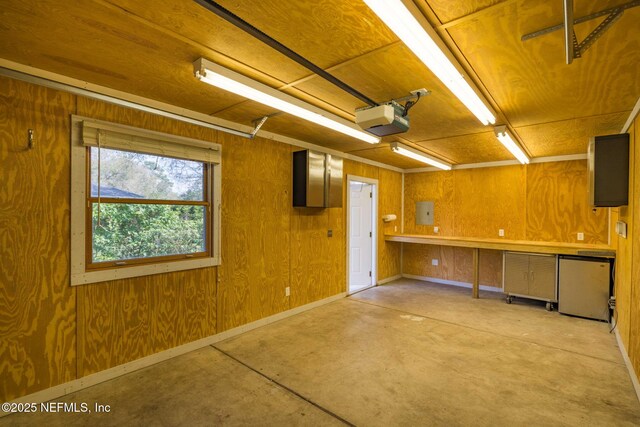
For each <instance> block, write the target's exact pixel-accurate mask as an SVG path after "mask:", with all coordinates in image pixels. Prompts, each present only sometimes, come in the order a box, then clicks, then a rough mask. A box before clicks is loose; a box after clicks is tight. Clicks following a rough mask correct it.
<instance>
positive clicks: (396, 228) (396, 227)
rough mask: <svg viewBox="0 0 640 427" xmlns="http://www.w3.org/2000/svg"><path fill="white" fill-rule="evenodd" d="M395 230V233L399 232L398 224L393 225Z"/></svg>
mask: <svg viewBox="0 0 640 427" xmlns="http://www.w3.org/2000/svg"><path fill="white" fill-rule="evenodd" d="M393 232H394V233H397V232H398V226H397V225H394V226H393Z"/></svg>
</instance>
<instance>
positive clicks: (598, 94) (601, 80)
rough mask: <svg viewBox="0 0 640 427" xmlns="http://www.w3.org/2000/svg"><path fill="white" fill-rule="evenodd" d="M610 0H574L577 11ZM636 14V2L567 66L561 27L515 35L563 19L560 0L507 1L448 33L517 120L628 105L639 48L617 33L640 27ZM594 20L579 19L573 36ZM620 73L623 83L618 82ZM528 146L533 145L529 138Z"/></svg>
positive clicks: (638, 85)
mask: <svg viewBox="0 0 640 427" xmlns="http://www.w3.org/2000/svg"><path fill="white" fill-rule="evenodd" d="M615 3H620V2H619V1H610V2H604V3H603V2H598V3H594V2H576V8H575V16H584V15H586V14H588V13H592V12H595V11H597V10H602V9H605V8H607V7H611V5H612V4H615ZM454 7H455V6H453V5H452V6H451V8H452V9H453V8H454ZM638 17H640V10H638V9H637V8H635V9H629V10H627V11H626V12H625V13H624V15H623V16H622V18H621V19H619V20H618V21H617V22H616V23H615V25H613V26H612V27H611V28H610V29H609V30H608V31H607V33H606V36H605V37H601V38H599V39H598V40H597V41H596V43H594V44H593V46H592V47H591V48H590V49H589V50H588V51H587V52H586V53H585V54H584V55H583V56H582V58H580V59H576V60H575V61H574V62H573V64H571V65H567V64H566V63H565V61H564V38H563V35H562V31H556V32H553V33H549V34H546V35H544V36H541V37H537V38H534V39H531V40H528V41H525V42H522V41H521V40H520V37H521V36H522V35H524V34H527V33H530V32H534V31H537V30H540V29H542V28H545V27H548V26H552V25H556V24H558V23H559V22H562V2H527V1H518V2H511V3H509V4H508V5H506V6H504V7H496V8H493V9H492V10H490V11H488V12H487V13H485V14H482V16H480V17H478V19H473V20H468V21H465V22H463V23H461V24H459V25H456V26H454V27H451V28H448V32H449V34H450V35H451V36H452V38H453V40H454V41H455V43H456V46H457V47H458V48H459V49H460V50H461V51H462V52H463V53H464V56H465V58H466V59H467V60H468V61H469V62H470V63H471V64H472V66H473V69H474V71H475V72H476V73H477V75H478V76H479V78H480V79H481V80H482V82H483V83H484V85H485V86H486V88H487V89H488V91H489V92H490V93H491V95H492V97H493V99H494V100H495V101H496V102H497V103H498V105H500V107H501V110H502V111H503V113H504V114H505V116H506V117H508V118H509V120H510V122H511V124H512V125H513V126H515V127H519V126H525V125H533V124H540V123H550V122H554V121H560V120H569V119H575V118H579V117H590V116H600V115H604V114H611V113H616V112H620V111H625V110H630V109H631V108H632V107H633V104H634V103H635V101H636V98H637V94H638V93H640V79H638V78H637V64H638V63H639V62H640V48H638V45H637V44H635V45H634V47H633V48H632V49H628V48H627V46H626V45H625V44H624V43H621V40H624V39H625V38H626V37H628V36H627V35H628V34H637V33H638V28H637V22H638ZM597 22H599V21H597ZM597 22H596V21H591V22H590V23H588V24H579V25H577V26H576V33H577V36H578V39H579V40H580V41H581V40H583V38H584V37H585V36H586V34H588V31H589V30H590V29H593V28H594V26H595V25H597ZM479 38H481V40H482V42H479ZM604 58H618V60H613V59H612V60H604ZM634 70H635V71H634ZM632 74H633V75H635V76H636V77H633V78H631V75H632ZM611 76H616V77H615V78H614V79H612V78H611ZM622 80H625V81H626V84H624V85H619V84H618V83H620V82H621V81H622ZM547 137H548V136H547ZM533 143H535V141H531V144H533ZM528 145H529V142H528ZM531 149H532V151H534V152H535V151H537V149H536V147H535V146H533V145H532V146H531Z"/></svg>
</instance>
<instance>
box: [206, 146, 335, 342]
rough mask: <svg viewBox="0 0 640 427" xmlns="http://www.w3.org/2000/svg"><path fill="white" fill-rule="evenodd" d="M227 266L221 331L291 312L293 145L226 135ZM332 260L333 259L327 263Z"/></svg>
mask: <svg viewBox="0 0 640 427" xmlns="http://www.w3.org/2000/svg"><path fill="white" fill-rule="evenodd" d="M218 142H219V143H221V144H222V224H221V226H222V242H221V248H222V265H221V266H220V284H219V287H218V303H219V306H218V323H219V326H218V331H219V332H220V331H224V330H227V329H230V328H233V327H236V326H239V325H243V324H245V323H249V322H252V321H254V320H258V319H260V318H263V317H266V316H270V315H272V314H275V313H279V312H281V311H284V310H287V309H288V308H289V302H288V298H286V297H285V288H286V287H287V286H289V269H290V264H289V243H290V233H289V222H290V215H291V210H292V208H291V195H290V187H291V167H290V163H291V155H290V147H289V146H288V145H285V144H280V143H278V142H275V141H270V140H265V139H262V138H257V139H255V140H247V139H244V138H238V137H236V136H233V135H228V134H220V136H219V140H218ZM324 261H325V262H330V261H331V259H325V260H324Z"/></svg>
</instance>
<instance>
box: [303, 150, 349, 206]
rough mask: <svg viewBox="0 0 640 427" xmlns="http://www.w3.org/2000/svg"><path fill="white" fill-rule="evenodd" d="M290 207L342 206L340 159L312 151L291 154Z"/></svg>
mask: <svg viewBox="0 0 640 427" xmlns="http://www.w3.org/2000/svg"><path fill="white" fill-rule="evenodd" d="M293 206H294V207H297V208H303V207H304V208H334V207H341V206H342V159H341V158H339V157H335V156H332V155H331V154H324V153H320V152H317V151H312V150H304V151H296V152H294V153H293Z"/></svg>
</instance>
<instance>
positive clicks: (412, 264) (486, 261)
mask: <svg viewBox="0 0 640 427" xmlns="http://www.w3.org/2000/svg"><path fill="white" fill-rule="evenodd" d="M403 248H404V249H403V255H402V262H403V264H402V272H403V273H404V274H411V275H415V276H423V277H432V278H436V279H444V280H451V281H455V282H463V283H471V282H472V280H473V250H472V249H470V248H456V247H452V246H435V245H421V244H413V243H405V244H404V246H403ZM434 259H437V260H438V265H437V266H434V265H432V262H431V261H432V260H434ZM480 284H481V285H483V286H492V287H497V288H501V287H502V252H501V251H492V250H486V249H482V250H480Z"/></svg>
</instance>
